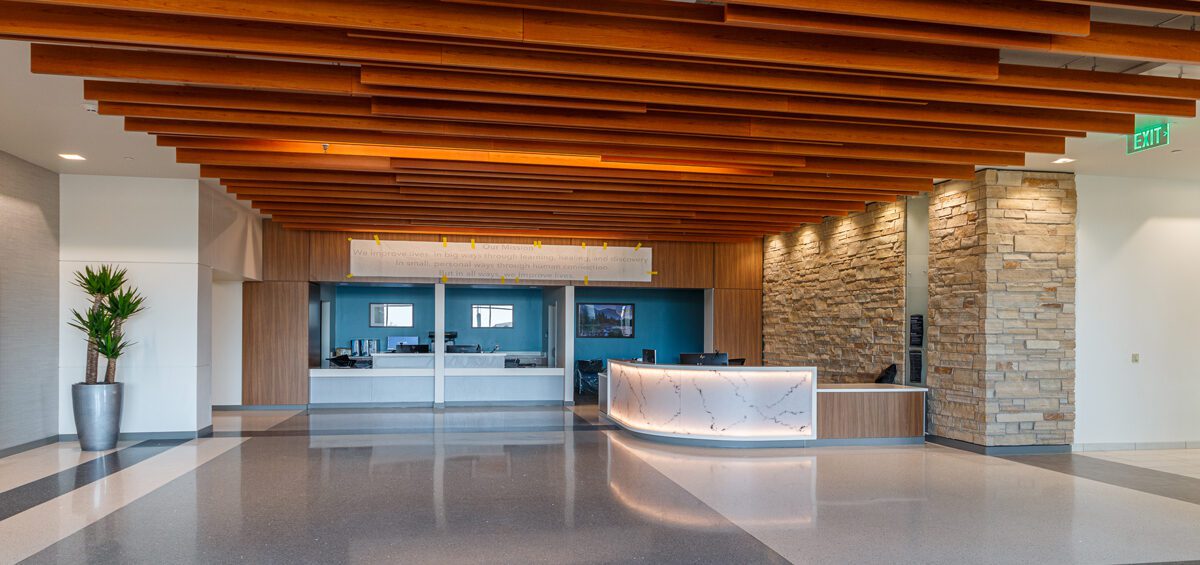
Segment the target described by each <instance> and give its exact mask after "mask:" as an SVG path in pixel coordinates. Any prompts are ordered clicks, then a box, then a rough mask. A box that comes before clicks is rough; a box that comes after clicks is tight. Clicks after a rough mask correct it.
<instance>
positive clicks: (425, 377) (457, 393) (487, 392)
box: [309, 352, 566, 406]
mask: <svg viewBox="0 0 1200 565" xmlns="http://www.w3.org/2000/svg"><path fill="white" fill-rule="evenodd" d="M510 355H522V356H524V357H530V356H536V355H537V354H536V353H530V352H508V353H447V354H445V363H446V364H445V369H444V371H443V372H442V373H441V376H439V375H437V374H436V370H435V364H436V354H433V353H379V354H376V355H374V356H372V368H370V369H345V368H336V369H310V370H309V403H310V404H312V405H318V406H319V405H408V404H412V405H430V404H433V403H434V402H435V397H434V390H435V388H436V386H437V381H438V379H441V380H442V382H443V385H444V387H443V390H444V398H443V400H444V402H445V403H446V404H449V405H454V404H458V405H486V404H513V403H517V404H521V403H529V404H553V403H556V402H558V403H561V402H562V401H563V394H564V389H565V384H564V382H563V379H564V378H566V376H565V375H566V372H565V371H563V369H561V368H554V367H521V368H505V366H504V361H505V358H506V357H508V356H510Z"/></svg>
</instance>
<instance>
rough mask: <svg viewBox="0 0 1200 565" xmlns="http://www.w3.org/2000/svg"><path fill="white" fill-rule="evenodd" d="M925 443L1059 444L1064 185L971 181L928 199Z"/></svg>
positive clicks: (1068, 313)
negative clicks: (929, 437) (934, 439)
mask: <svg viewBox="0 0 1200 565" xmlns="http://www.w3.org/2000/svg"><path fill="white" fill-rule="evenodd" d="M929 229H930V257H929V293H930V296H929V320H928V356H929V359H928V362H929V367H930V371H929V373H930V374H929V385H930V387H931V389H932V390H931V393H930V396H929V412H930V422H929V424H930V425H929V433H930V434H933V435H936V436H941V437H945V438H950V439H955V440H960V441H966V442H970V443H974V444H977V445H981V446H988V447H990V446H1014V445H1069V444H1070V443H1071V442H1072V439H1073V437H1072V436H1073V432H1074V420H1075V184H1074V176H1073V175H1069V174H1059V173H1032V172H1024V171H996V170H987V171H980V172H979V173H978V174H977V175H976V178H975V179H974V180H973V181H954V182H948V183H944V184H941V185H939V186H938V187H937V189H936V191H935V192H934V195H933V197H932V198H931V199H930V226H929Z"/></svg>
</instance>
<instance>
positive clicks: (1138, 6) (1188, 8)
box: [1049, 0, 1200, 16]
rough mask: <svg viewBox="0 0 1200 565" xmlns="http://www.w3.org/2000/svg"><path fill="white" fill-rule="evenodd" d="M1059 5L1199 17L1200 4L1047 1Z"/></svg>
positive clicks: (1152, 0) (1127, 0)
mask: <svg viewBox="0 0 1200 565" xmlns="http://www.w3.org/2000/svg"><path fill="white" fill-rule="evenodd" d="M1049 1H1051V2H1058V3H1061V4H1079V5H1081V6H1103V7H1105V8H1124V9H1126V10H1140V11H1146V12H1161V13H1164V14H1184V15H1187V16H1200V3H1197V2H1196V1H1195V0H1049Z"/></svg>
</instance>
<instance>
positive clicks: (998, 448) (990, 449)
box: [925, 435, 1071, 455]
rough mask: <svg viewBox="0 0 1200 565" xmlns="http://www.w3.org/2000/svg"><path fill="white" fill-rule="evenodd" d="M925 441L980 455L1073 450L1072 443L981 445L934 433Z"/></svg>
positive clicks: (1046, 452)
mask: <svg viewBox="0 0 1200 565" xmlns="http://www.w3.org/2000/svg"><path fill="white" fill-rule="evenodd" d="M925 441H927V442H929V443H936V444H938V445H943V446H946V447H952V448H954V449H961V450H963V451H970V452H971V453H978V454H980V455H1046V454H1052V453H1070V452H1071V446H1070V445H979V444H977V443H971V442H969V441H962V440H959V439H951V438H948V437H942V436H934V435H927V436H925Z"/></svg>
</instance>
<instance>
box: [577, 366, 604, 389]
mask: <svg viewBox="0 0 1200 565" xmlns="http://www.w3.org/2000/svg"><path fill="white" fill-rule="evenodd" d="M603 370H604V361H603V360H601V359H580V360H577V361H575V393H576V394H584V393H585V392H587V393H591V394H600V371H603Z"/></svg>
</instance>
